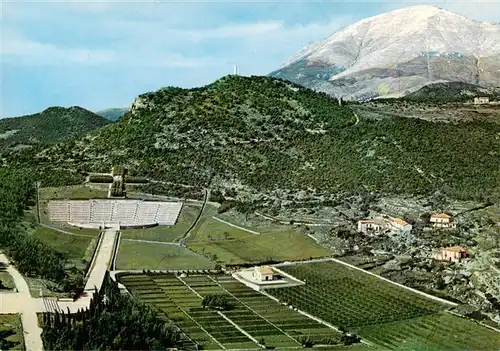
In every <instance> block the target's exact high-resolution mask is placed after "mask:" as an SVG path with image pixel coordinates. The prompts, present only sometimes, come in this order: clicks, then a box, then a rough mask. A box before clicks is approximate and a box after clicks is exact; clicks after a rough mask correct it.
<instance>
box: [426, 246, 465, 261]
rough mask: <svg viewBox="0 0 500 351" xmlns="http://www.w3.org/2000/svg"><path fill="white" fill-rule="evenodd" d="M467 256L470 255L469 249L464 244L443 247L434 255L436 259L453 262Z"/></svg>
mask: <svg viewBox="0 0 500 351" xmlns="http://www.w3.org/2000/svg"><path fill="white" fill-rule="evenodd" d="M467 257H469V250H467V248H465V247H462V246H451V247H442V248H441V249H440V250H439V252H438V253H436V254H435V255H434V258H435V259H436V260H440V261H452V262H459V261H461V260H462V259H464V258H467Z"/></svg>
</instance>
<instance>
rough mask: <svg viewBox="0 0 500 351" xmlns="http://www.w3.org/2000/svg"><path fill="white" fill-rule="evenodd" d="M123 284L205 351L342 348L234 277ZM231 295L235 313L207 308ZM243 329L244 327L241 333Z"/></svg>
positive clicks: (324, 331) (140, 279) (329, 333)
mask: <svg viewBox="0 0 500 351" xmlns="http://www.w3.org/2000/svg"><path fill="white" fill-rule="evenodd" d="M120 281H121V282H122V283H123V284H125V286H126V287H127V288H128V289H129V291H130V292H131V293H132V294H134V295H135V296H137V297H138V298H139V299H140V300H142V301H145V302H148V303H151V304H153V305H155V306H157V307H159V308H160V309H161V310H162V311H163V312H164V313H165V314H166V315H167V316H168V318H170V319H171V320H172V321H174V322H175V324H176V325H177V326H179V328H181V330H183V331H184V332H185V333H186V334H187V335H188V337H189V338H190V339H192V340H194V342H197V343H199V344H201V345H202V346H203V347H204V348H205V349H221V348H227V349H256V348H258V344H257V342H258V343H263V344H265V345H266V346H269V347H275V348H277V349H284V348H297V347H299V348H300V347H301V342H300V341H301V340H302V338H307V337H309V338H310V339H311V340H313V341H314V342H315V343H322V344H337V343H338V342H339V336H340V334H339V333H337V332H336V331H335V330H333V329H331V328H329V327H326V326H324V325H322V324H320V323H318V322H316V321H314V320H312V319H309V318H307V317H305V316H303V315H301V314H299V313H297V312H295V311H293V310H291V309H289V308H287V307H285V306H283V305H281V304H279V303H277V302H275V301H273V300H272V299H270V298H268V297H266V296H264V295H262V294H260V293H258V292H255V291H254V290H252V289H250V288H248V287H246V286H244V285H243V284H241V283H239V282H238V281H236V280H234V279H233V278H231V277H229V276H221V275H219V276H216V275H214V276H208V275H194V276H188V277H185V278H180V277H179V278H177V277H175V276H173V275H151V276H146V275H130V276H123V277H121V278H120ZM213 293H216V294H226V296H227V297H228V299H229V302H230V304H231V305H232V309H229V310H227V311H223V312H218V311H214V310H210V309H205V308H203V307H201V301H202V298H203V296H205V295H207V294H213ZM235 325H237V326H238V327H236V326H235Z"/></svg>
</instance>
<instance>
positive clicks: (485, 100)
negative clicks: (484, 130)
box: [474, 96, 490, 105]
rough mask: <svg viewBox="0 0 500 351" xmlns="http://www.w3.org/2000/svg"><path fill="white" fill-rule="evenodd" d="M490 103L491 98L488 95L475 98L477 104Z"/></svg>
mask: <svg viewBox="0 0 500 351" xmlns="http://www.w3.org/2000/svg"><path fill="white" fill-rule="evenodd" d="M489 103H490V98H489V97H487V96H478V97H475V98H474V104H475V105H480V104H489Z"/></svg>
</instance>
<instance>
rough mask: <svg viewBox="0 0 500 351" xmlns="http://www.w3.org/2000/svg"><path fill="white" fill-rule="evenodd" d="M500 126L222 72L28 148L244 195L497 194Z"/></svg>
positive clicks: (44, 159) (48, 157)
mask: <svg viewBox="0 0 500 351" xmlns="http://www.w3.org/2000/svg"><path fill="white" fill-rule="evenodd" d="M498 133H500V126H499V125H497V124H492V123H487V122H482V121H472V122H466V123H460V124H453V123H433V122H429V121H424V120H417V119H408V118H400V117H394V118H385V119H381V120H374V119H369V118H363V117H360V118H356V116H355V115H354V114H353V113H352V112H351V110H350V109H348V108H346V107H343V106H339V105H338V103H337V101H336V100H333V99H331V98H329V97H328V96H326V95H325V94H320V93H315V92H313V91H312V90H309V89H306V88H302V87H300V86H297V85H293V84H291V83H287V82H283V81H280V80H277V79H273V78H266V77H240V76H227V77H224V78H222V79H220V80H218V81H216V82H214V83H213V84H210V85H208V86H205V87H201V88H196V89H180V88H165V89H161V90H159V91H156V92H152V93H147V94H143V95H140V96H139V97H138V98H136V100H135V101H134V103H133V105H132V108H131V112H130V113H129V114H127V116H126V117H125V118H124V119H122V120H120V121H118V122H117V123H114V124H111V125H108V126H106V127H104V128H102V129H100V130H97V131H94V132H92V133H90V134H89V135H87V136H84V137H81V138H79V139H76V140H74V141H68V142H64V143H61V144H58V145H55V146H54V147H51V148H49V149H46V150H44V151H43V152H40V153H39V154H38V155H37V157H36V159H35V160H34V161H33V160H32V159H30V158H28V159H29V160H30V161H29V162H36V163H38V164H39V165H41V166H42V167H54V166H55V167H64V168H65V169H81V168H85V169H88V170H95V171H100V170H108V169H109V167H111V166H112V165H116V164H121V165H126V166H128V167H129V168H130V171H131V174H134V173H135V174H141V175H144V176H149V177H151V178H153V179H157V180H164V181H172V182H178V183H182V184H194V185H205V184H209V183H210V185H211V187H212V188H218V187H219V188H222V189H232V188H234V189H235V190H236V191H237V192H239V193H240V195H241V194H245V193H260V194H262V193H267V194H269V193H270V192H272V191H276V190H278V189H282V190H284V191H280V193H281V194H283V195H282V196H286V193H287V191H288V190H290V191H293V192H297V191H299V190H304V191H306V193H313V192H316V194H320V193H330V192H337V191H359V190H366V189H369V190H377V191H381V192H384V193H404V194H430V193H433V192H434V191H435V190H437V189H440V190H442V191H444V192H446V193H448V194H449V195H450V196H454V197H459V198H483V197H485V196H487V197H491V198H496V199H499V198H500V184H499V183H498V179H499V178H500V165H499V163H498V150H500V138H498V135H499V134H498ZM10 162H14V160H10ZM306 193H302V194H306Z"/></svg>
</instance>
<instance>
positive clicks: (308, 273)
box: [266, 261, 500, 351]
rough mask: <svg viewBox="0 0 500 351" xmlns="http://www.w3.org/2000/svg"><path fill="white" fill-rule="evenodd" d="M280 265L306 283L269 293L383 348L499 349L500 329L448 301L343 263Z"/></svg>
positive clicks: (269, 290)
mask: <svg viewBox="0 0 500 351" xmlns="http://www.w3.org/2000/svg"><path fill="white" fill-rule="evenodd" d="M279 268H280V269H282V270H283V271H285V272H287V273H289V274H291V275H293V276H294V277H296V278H298V279H300V280H302V281H305V283H306V284H305V285H301V286H294V287H290V288H279V289H268V290H266V291H267V292H269V293H270V294H272V295H274V296H276V297H277V298H279V300H280V301H282V302H286V303H289V304H291V305H293V306H294V307H297V308H298V309H300V310H303V311H306V312H308V313H310V314H312V315H314V316H316V317H319V318H321V319H323V320H325V321H328V322H330V323H332V324H333V325H335V326H341V327H344V328H346V329H349V330H351V331H355V332H356V333H357V334H359V335H360V336H361V337H362V338H366V340H368V341H370V342H373V343H375V344H377V345H379V346H380V347H383V348H388V349H398V348H400V347H401V346H408V347H409V346H411V345H413V346H414V347H413V346H412V347H409V348H408V349H413V350H458V349H460V350H492V351H493V350H498V349H499V346H500V334H498V333H495V332H493V331H491V330H489V329H487V328H485V327H482V326H480V325H478V324H476V323H473V322H470V321H468V320H465V319H461V318H459V317H456V316H453V315H450V314H448V313H445V312H443V311H444V310H445V309H446V308H447V307H449V306H448V305H446V304H444V303H441V302H439V301H435V300H432V299H430V298H427V297H425V296H422V295H420V294H417V293H415V292H412V291H410V290H408V289H405V288H402V287H399V286H397V285H394V284H391V283H389V282H386V281H383V280H381V279H379V278H377V277H374V276H372V275H369V274H366V273H364V272H361V271H359V270H356V269H353V268H350V267H347V266H345V265H343V264H341V263H337V262H334V261H328V262H320V263H307V264H297V265H290V266H281V267H279ZM495 345H496V347H494V346H495Z"/></svg>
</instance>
